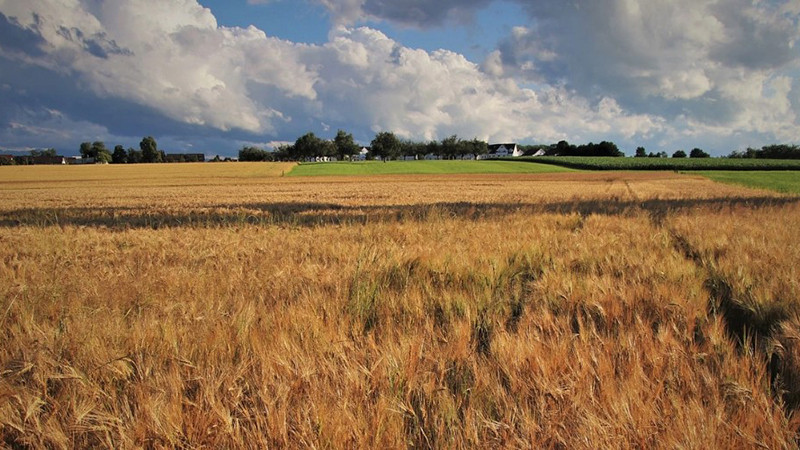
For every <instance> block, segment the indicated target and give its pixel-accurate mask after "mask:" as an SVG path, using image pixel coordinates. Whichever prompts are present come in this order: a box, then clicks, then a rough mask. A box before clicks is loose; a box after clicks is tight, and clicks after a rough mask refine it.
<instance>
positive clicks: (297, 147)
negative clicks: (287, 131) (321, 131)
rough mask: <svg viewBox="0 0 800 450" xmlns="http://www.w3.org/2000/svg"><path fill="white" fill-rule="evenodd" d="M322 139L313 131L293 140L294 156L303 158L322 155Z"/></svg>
mask: <svg viewBox="0 0 800 450" xmlns="http://www.w3.org/2000/svg"><path fill="white" fill-rule="evenodd" d="M322 146H323V144H322V139H320V138H318V137H317V136H316V135H315V134H314V133H306V134H304V135H302V136H300V137H299V138H297V140H296V141H294V155H293V156H294V158H295V159H304V158H311V157H315V156H323V155H322V151H323V148H322Z"/></svg>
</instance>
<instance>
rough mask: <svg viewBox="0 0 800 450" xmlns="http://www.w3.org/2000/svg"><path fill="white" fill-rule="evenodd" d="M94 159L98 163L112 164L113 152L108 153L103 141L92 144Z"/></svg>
mask: <svg viewBox="0 0 800 450" xmlns="http://www.w3.org/2000/svg"><path fill="white" fill-rule="evenodd" d="M92 157H93V158H94V161H95V162H97V163H102V164H105V163H109V162H111V152H109V151H108V149H107V148H106V144H104V143H103V141H95V142H93V143H92Z"/></svg>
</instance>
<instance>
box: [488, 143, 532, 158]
mask: <svg viewBox="0 0 800 450" xmlns="http://www.w3.org/2000/svg"><path fill="white" fill-rule="evenodd" d="M509 156H511V157H514V158H516V157H518V156H522V150H520V148H519V146H518V145H517V144H516V143H504V144H489V153H487V154H485V155H480V157H479V159H488V158H507V157H509Z"/></svg>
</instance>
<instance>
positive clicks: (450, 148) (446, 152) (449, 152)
mask: <svg viewBox="0 0 800 450" xmlns="http://www.w3.org/2000/svg"><path fill="white" fill-rule="evenodd" d="M458 150H459V139H458V136H456V135H455V134H454V135H452V136H449V137H446V138H444V139H442V147H441V151H442V155H443V156H444V157H445V159H453V158H455V156H456V155H457V154H458Z"/></svg>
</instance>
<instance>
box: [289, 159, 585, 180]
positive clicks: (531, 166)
mask: <svg viewBox="0 0 800 450" xmlns="http://www.w3.org/2000/svg"><path fill="white" fill-rule="evenodd" d="M572 171H574V169H570V168H566V167H559V166H554V165H550V164H536V163H530V162H524V161H387V162H380V161H362V162H332V163H303V164H299V165H297V166H296V167H295V168H294V169H292V171H291V172H289V173H288V174H287V175H288V176H293V177H307V176H351V175H428V174H493V173H497V174H503V173H554V172H572Z"/></svg>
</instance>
